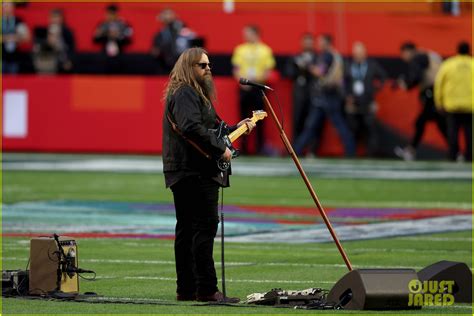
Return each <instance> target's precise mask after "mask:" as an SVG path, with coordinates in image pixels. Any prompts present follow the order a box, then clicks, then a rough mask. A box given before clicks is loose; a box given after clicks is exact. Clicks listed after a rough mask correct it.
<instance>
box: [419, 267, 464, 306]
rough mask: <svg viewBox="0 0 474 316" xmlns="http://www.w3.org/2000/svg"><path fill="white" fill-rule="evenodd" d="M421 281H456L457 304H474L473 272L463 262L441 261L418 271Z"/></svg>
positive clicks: (454, 287)
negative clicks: (473, 298)
mask: <svg viewBox="0 0 474 316" xmlns="http://www.w3.org/2000/svg"><path fill="white" fill-rule="evenodd" d="M418 278H419V279H420V281H422V282H423V281H454V286H453V293H452V294H453V296H454V301H455V302H457V303H472V272H471V270H470V269H469V267H468V266H467V264H465V263H463V262H454V261H446V260H443V261H439V262H436V263H433V264H432V265H430V266H427V267H426V268H424V269H422V270H420V271H418Z"/></svg>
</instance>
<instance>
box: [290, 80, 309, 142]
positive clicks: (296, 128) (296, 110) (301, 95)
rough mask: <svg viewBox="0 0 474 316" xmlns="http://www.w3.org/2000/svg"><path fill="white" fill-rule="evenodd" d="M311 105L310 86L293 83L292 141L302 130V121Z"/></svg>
mask: <svg viewBox="0 0 474 316" xmlns="http://www.w3.org/2000/svg"><path fill="white" fill-rule="evenodd" d="M310 106H311V86H310V85H309V84H305V85H300V84H298V83H294V85H293V141H295V140H296V139H297V138H298V136H300V134H301V133H302V132H303V128H304V121H305V119H306V116H307V115H308V110H309V108H310Z"/></svg>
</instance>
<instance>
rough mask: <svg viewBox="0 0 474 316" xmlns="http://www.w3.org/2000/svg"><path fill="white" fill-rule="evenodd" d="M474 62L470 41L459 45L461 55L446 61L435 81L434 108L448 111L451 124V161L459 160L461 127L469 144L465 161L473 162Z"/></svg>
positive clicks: (449, 126)
mask: <svg viewBox="0 0 474 316" xmlns="http://www.w3.org/2000/svg"><path fill="white" fill-rule="evenodd" d="M473 66H474V59H473V58H472V56H471V55H470V46H469V44H468V43H467V42H461V43H459V45H458V54H457V55H456V56H453V57H450V58H448V59H446V60H445V61H444V62H443V63H442V65H441V68H440V69H439V72H438V74H437V75H436V79H435V88H434V95H435V105H436V107H437V109H438V111H440V112H445V113H446V115H447V123H448V142H449V158H450V159H451V160H456V159H457V158H458V156H460V153H459V143H458V134H459V131H460V129H461V128H462V129H463V131H464V139H465V142H466V152H465V154H464V159H465V160H466V161H472V119H473V109H474V104H473V95H472V93H473V91H472V84H473V82H472V77H473V74H474V67H473Z"/></svg>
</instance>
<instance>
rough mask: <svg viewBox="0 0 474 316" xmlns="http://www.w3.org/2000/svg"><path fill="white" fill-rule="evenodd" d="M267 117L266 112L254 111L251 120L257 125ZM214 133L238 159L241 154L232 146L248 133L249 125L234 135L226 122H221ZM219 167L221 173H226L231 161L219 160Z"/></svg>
mask: <svg viewBox="0 0 474 316" xmlns="http://www.w3.org/2000/svg"><path fill="white" fill-rule="evenodd" d="M265 117H267V113H266V112H265V111H253V116H252V118H251V120H252V122H254V123H257V121H259V120H263V119H264V118H265ZM213 131H214V133H215V134H216V137H217V138H218V139H222V140H223V141H224V143H225V145H226V146H227V148H229V149H230V151H231V153H232V158H236V157H238V156H239V155H240V152H239V151H238V150H237V149H236V148H234V146H232V143H233V142H234V141H235V140H237V139H238V138H239V137H240V136H241V135H243V134H244V133H246V132H247V131H248V127H247V124H243V125H242V126H240V127H238V128H237V129H236V130H235V131H233V132H232V133H229V127H228V126H227V124H226V123H225V122H224V121H221V122H220V124H219V127H218V128H217V129H216V130H213ZM217 167H218V168H219V170H221V171H226V170H227V169H229V167H230V161H225V160H224V159H222V158H219V159H218V160H217Z"/></svg>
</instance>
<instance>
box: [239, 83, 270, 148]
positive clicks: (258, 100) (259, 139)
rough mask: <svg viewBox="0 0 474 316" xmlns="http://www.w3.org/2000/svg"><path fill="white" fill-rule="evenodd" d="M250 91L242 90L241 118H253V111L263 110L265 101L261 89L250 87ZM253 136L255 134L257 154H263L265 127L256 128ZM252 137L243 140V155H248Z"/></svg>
mask: <svg viewBox="0 0 474 316" xmlns="http://www.w3.org/2000/svg"><path fill="white" fill-rule="evenodd" d="M250 88H251V89H250V90H244V89H242V88H241V89H240V118H241V119H244V118H247V117H251V116H252V111H255V110H263V101H262V93H261V92H260V89H258V88H254V87H250ZM252 134H255V137H256V142H255V148H256V152H257V153H261V152H263V150H264V135H263V125H262V126H260V127H258V128H256V129H255V130H254V131H253V132H252ZM250 137H252V135H250V136H248V137H242V138H241V148H240V152H241V153H248V152H249V148H248V139H249V138H250Z"/></svg>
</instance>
